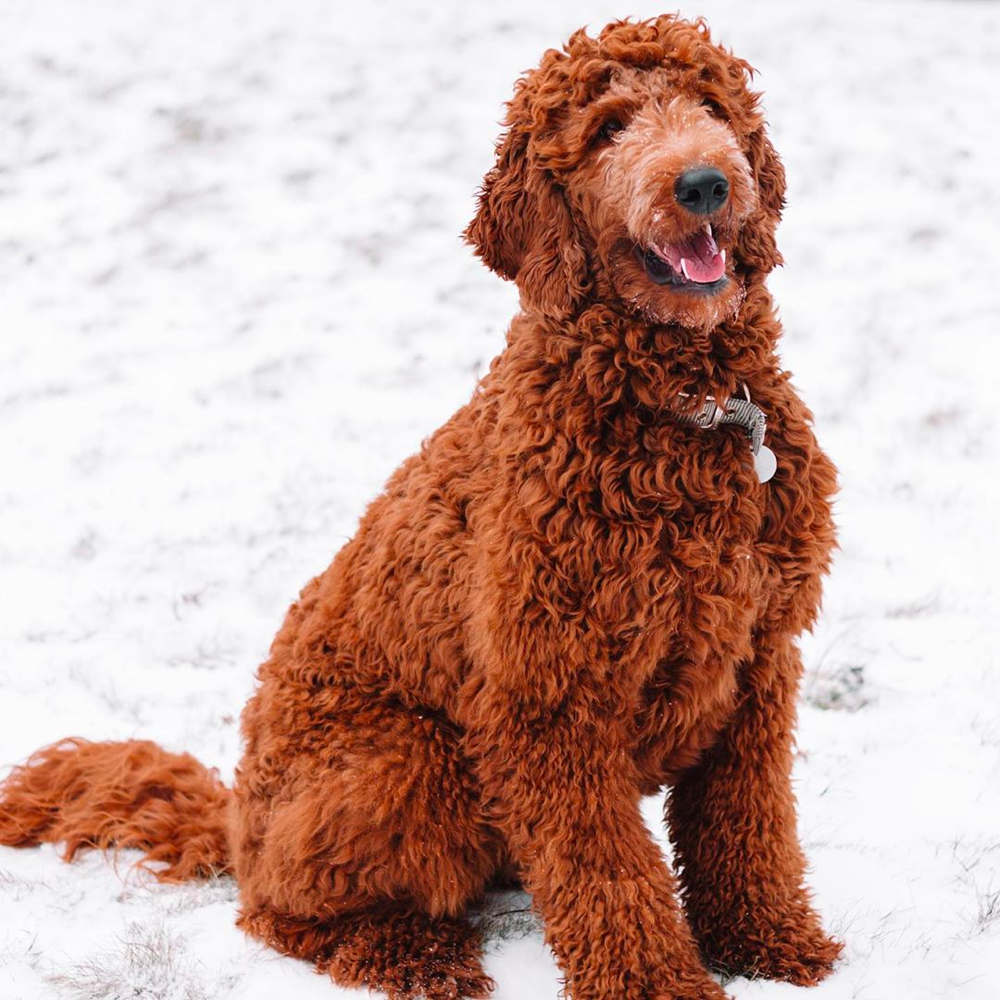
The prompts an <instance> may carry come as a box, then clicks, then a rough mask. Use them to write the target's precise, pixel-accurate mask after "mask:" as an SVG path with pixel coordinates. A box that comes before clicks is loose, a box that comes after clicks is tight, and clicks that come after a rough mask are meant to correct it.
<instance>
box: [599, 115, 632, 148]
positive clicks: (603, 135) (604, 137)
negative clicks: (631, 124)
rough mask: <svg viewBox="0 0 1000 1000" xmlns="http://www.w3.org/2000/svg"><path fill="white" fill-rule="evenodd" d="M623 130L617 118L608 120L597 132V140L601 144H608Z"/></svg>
mask: <svg viewBox="0 0 1000 1000" xmlns="http://www.w3.org/2000/svg"><path fill="white" fill-rule="evenodd" d="M623 128H625V126H624V125H623V124H622V123H621V122H620V121H619V120H618V119H617V118H609V119H608V120H607V121H606V122H604V123H603V124H602V125H601V127H600V128H599V129H598V130H597V138H598V139H599V140H600V141H601V142H610V141H611V140H612V139H613V138H614V137H615V135H616V134H617V133H619V132H621V130H622V129H623Z"/></svg>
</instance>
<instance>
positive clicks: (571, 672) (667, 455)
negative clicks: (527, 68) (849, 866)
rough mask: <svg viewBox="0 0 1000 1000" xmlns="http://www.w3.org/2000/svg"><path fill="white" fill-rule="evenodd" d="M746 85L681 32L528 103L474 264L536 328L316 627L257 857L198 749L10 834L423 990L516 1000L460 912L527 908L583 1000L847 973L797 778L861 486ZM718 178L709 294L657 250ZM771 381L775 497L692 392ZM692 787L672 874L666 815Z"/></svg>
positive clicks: (576, 66) (130, 764)
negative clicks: (516, 883) (823, 404)
mask: <svg viewBox="0 0 1000 1000" xmlns="http://www.w3.org/2000/svg"><path fill="white" fill-rule="evenodd" d="M749 74H750V68H749V67H748V65H747V64H746V63H744V62H742V61H741V60H739V59H737V58H735V57H733V56H732V55H730V54H729V53H727V52H726V51H724V50H723V49H721V48H719V47H718V46H716V45H714V44H713V43H712V42H711V40H710V38H709V34H708V30H707V28H706V27H705V25H704V24H703V23H701V22H697V23H694V24H691V23H688V22H685V21H683V20H680V19H679V18H675V17H661V18H658V19H656V20H653V21H647V22H641V23H633V22H616V23H614V24H611V25H609V26H608V27H607V28H605V29H604V30H603V31H602V32H601V33H600V35H598V36H597V37H596V38H592V37H590V36H588V35H587V34H585V33H584V32H582V31H581V32H577V33H576V34H575V35H573V37H572V38H571V39H570V40H569V42H568V44H567V45H566V46H565V48H564V49H563V50H558V51H557V50H550V51H549V52H547V53H546V54H545V55H544V57H543V58H542V61H541V65H540V66H539V67H538V68H537V69H536V70H533V71H531V72H529V73H528V74H526V75H525V76H524V77H523V78H522V79H521V80H519V81H518V83H517V85H516V88H515V93H514V97H513V100H512V101H511V102H510V104H509V110H508V115H507V121H506V132H505V134H504V136H503V137H502V139H501V141H500V143H499V145H498V147H497V159H496V165H495V166H494V167H493V169H492V170H491V171H490V172H489V174H488V175H487V177H486V179H485V182H484V185H483V188H482V191H481V195H480V200H479V208H478V212H477V215H476V217H475V219H474V220H473V221H472V223H471V224H470V226H469V228H468V230H467V233H466V237H467V239H468V240H469V242H470V243H471V244H472V245H473V247H474V248H475V251H476V253H477V254H478V255H479V256H480V257H481V258H482V260H483V261H484V262H485V263H486V264H487V265H488V266H489V267H490V268H492V269H493V270H494V271H496V272H497V273H499V274H500V275H502V276H503V277H505V278H508V279H511V280H513V281H515V282H516V283H517V285H518V287H519V289H520V293H521V302H522V311H521V312H520V313H519V314H518V315H517V316H516V317H515V319H514V320H513V323H512V325H511V327H510V331H509V334H508V341H507V347H506V349H505V350H504V352H503V353H502V354H501V355H500V356H499V357H498V358H497V359H496V360H495V361H494V362H493V364H492V366H491V368H490V371H489V373H488V374H487V375H486V376H485V377H484V378H483V379H482V381H481V383H480V385H479V388H478V390H477V392H476V393H475V395H474V397H473V399H472V400H471V402H469V403H468V404H467V405H466V406H464V407H463V408H462V409H461V410H459V411H458V412H457V413H456V414H455V415H454V417H452V419H451V420H449V421H448V422H447V423H446V424H445V425H444V426H443V427H442V428H441V429H440V430H438V431H437V432H436V433H435V434H434V435H433V436H432V437H431V438H430V439H429V440H428V441H426V442H425V443H424V445H423V447H422V449H421V450H420V452H419V453H418V454H416V455H414V456H413V457H411V458H410V459H409V460H407V461H406V462H404V463H403V465H402V466H401V467H400V468H399V469H398V470H397V472H396V473H395V474H394V475H393V476H392V478H391V479H390V481H389V483H388V485H387V487H386V489H385V491H384V493H382V495H381V496H379V497H378V498H377V499H376V500H375V501H374V502H373V503H372V504H371V506H370V507H369V508H368V510H367V512H366V513H365V515H364V517H363V519H362V521H361V524H360V527H359V528H358V531H357V534H356V535H355V536H354V538H353V539H352V540H351V541H350V542H348V543H347V545H345V546H344V548H343V549H342V550H341V551H340V552H339V553H338V555H337V556H336V558H335V559H334V561H333V563H332V565H331V566H330V567H329V569H327V570H326V571H325V572H324V573H323V574H322V575H321V576H319V577H317V578H316V579H315V580H313V581H312V582H311V583H310V584H309V585H308V586H307V587H306V588H305V590H304V591H303V592H302V594H301V596H300V598H299V600H298V601H297V602H296V603H295V604H294V605H293V606H292V608H291V609H290V611H289V613H288V616H287V619H286V621H285V623H284V626H283V627H282V629H281V631H280V632H279V633H278V636H277V638H276V639H275V641H274V644H273V646H272V649H271V653H270V656H269V658H268V660H267V661H266V662H265V663H264V664H263V666H262V667H261V668H260V671H259V685H258V688H257V691H256V693H255V694H254V696H253V697H252V698H251V700H250V702H249V703H248V705H247V706H246V708H245V710H244V712H243V717H242V726H243V736H244V740H245V752H244V756H243V759H242V762H241V764H240V766H239V769H238V772H237V775H236V783H235V788H234V791H233V793H232V794H231V801H230V802H229V806H230V815H229V820H228V842H227V840H226V836H225V829H224V822H223V819H222V812H223V810H224V808H225V804H226V799H227V798H228V797H229V796H228V793H225V792H224V791H223V790H222V789H221V786H220V785H219V784H218V782H217V780H216V779H215V778H214V777H213V776H212V775H211V774H210V773H208V772H207V771H205V770H204V769H202V768H200V767H199V766H198V765H197V764H196V763H195V762H193V761H192V760H191V759H190V758H188V757H177V756H174V755H169V754H166V753H165V752H163V751H160V750H158V749H157V748H155V747H153V746H152V745H150V744H144V743H127V744H96V745H95V744H86V743H83V742H79V741H78V742H75V743H69V744H61V745H59V746H57V747H54V748H50V749H48V750H45V751H42V752H41V754H40V755H38V756H36V757H35V758H32V760H30V761H29V762H28V763H27V765H25V766H24V767H22V768H18V769H16V770H15V771H14V772H13V774H12V775H11V776H10V777H9V778H8V779H7V781H6V783H5V784H4V786H3V788H2V793H0V802H2V804H0V842H3V843H7V844H16V845H26V844H32V843H36V842H38V841H41V840H66V841H67V854H68V855H69V856H72V854H73V853H74V852H75V851H76V850H77V849H78V848H79V847H81V846H83V845H98V846H110V845H112V844H118V845H129V846H138V847H141V848H143V849H145V850H146V851H147V852H148V853H147V859H148V861H151V862H156V861H165V862H167V867H166V868H165V869H163V870H162V871H161V872H160V877H162V878H166V879H181V878H187V877H189V876H192V875H197V874H202V873H205V872H207V871H222V870H227V869H228V868H229V867H230V866H231V868H232V870H233V871H234V872H235V875H236V878H237V880H238V883H239V888H240V893H241V903H242V909H241V916H240V923H241V926H243V927H244V928H245V929H246V930H247V931H248V932H249V933H251V934H253V935H255V936H257V937H258V938H260V939H262V940H263V941H265V942H267V943H268V944H270V945H272V946H273V947H275V948H277V949H279V950H281V951H283V952H285V953H287V954H291V955H295V956H298V957H301V958H305V959H309V960H311V961H313V962H315V963H316V965H317V967H318V968H320V969H321V970H324V971H327V972H329V973H330V975H332V976H333V977H334V978H335V979H336V980H337V981H339V982H342V983H345V984H366V985H368V986H371V987H375V988H380V989H383V990H385V991H386V992H387V993H388V994H389V995H390V997H393V998H400V997H417V996H426V997H433V998H438V997H456V998H457V997H459V996H469V997H479V996H484V995H486V993H487V992H488V990H489V988H490V983H489V980H488V979H487V978H486V976H485V975H484V973H483V970H482V966H481V964H480V954H479V951H480V943H479V941H478V938H477V936H476V934H475V932H474V931H473V930H472V929H471V927H470V925H468V924H467V923H466V922H464V921H463V920H462V919H460V918H461V916H462V914H463V911H464V910H465V909H466V907H467V906H468V904H469V903H470V902H472V901H474V900H476V899H477V897H480V896H481V895H482V893H483V892H484V890H485V889H486V888H487V886H489V885H490V884H491V883H493V882H496V881H498V880H507V881H510V880H512V879H519V880H521V881H522V882H523V884H524V885H525V886H526V887H527V889H529V890H530V892H531V893H532V894H533V897H534V901H535V905H536V907H537V908H538V910H539V912H540V914H541V916H542V917H543V919H544V923H545V928H546V935H547V940H548V941H549V943H550V945H551V947H552V949H553V951H554V953H555V955H556V957H557V959H558V962H559V964H560V966H561V968H562V971H563V973H564V975H565V979H566V984H567V990H568V992H569V994H570V995H571V996H572V997H574V998H575V1000H597V998H601V1000H605V998H651V997H657V998H664V1000H665V998H673V1000H677V998H684V1000H695V998H697V1000H708V998H716V1000H717V998H721V997H723V996H724V994H723V992H722V990H721V988H720V987H719V986H718V985H717V983H716V982H715V980H714V979H713V978H712V977H711V976H710V975H709V972H708V971H707V967H710V968H715V969H721V970H725V971H726V972H729V973H740V972H742V973H746V974H750V975H756V976H767V977H772V978H777V979H784V980H788V981H791V982H794V983H800V984H811V983H815V982H817V981H818V980H819V979H821V978H822V977H823V976H824V975H826V973H827V972H828V971H829V970H830V968H831V966H832V963H833V962H834V960H835V958H836V956H837V954H838V951H839V945H838V944H836V943H835V942H833V941H831V940H830V939H829V938H828V937H827V936H826V935H825V934H824V933H823V931H822V929H821V926H820V922H819V919H818V918H817V916H816V914H815V912H814V911H813V909H812V908H811V906H810V903H809V899H808V894H807V892H806V889H805V888H804V886H803V872H804V866H805V862H804V858H803V855H802V852H801V850H800V847H799V844H798V840H797V835H796V817H795V803H794V798H793V794H792V790H791V785H790V772H791V765H792V738H793V728H794V723H795V700H796V690H797V683H798V678H799V674H800V672H801V665H800V661H799V656H798V653H797V650H796V645H795V640H796V636H797V635H798V634H799V633H800V632H801V631H802V630H803V629H805V628H808V627H809V626H810V625H811V623H812V621H813V619H814V616H815V614H816V610H817V606H818V602H819V598H820V579H821V576H822V575H823V573H824V572H825V571H826V569H827V567H828V561H829V555H830V552H831V549H832V547H833V545H834V534H833V528H832V525H831V517H830V497H831V495H832V494H833V492H834V490H835V473H834V469H833V467H832V466H831V464H830V462H829V461H828V460H827V459H826V457H825V456H824V455H823V453H822V452H821V451H820V450H819V448H818V446H817V444H816V441H815V439H814V437H813V434H812V431H811V429H810V419H811V418H810V414H809V412H808V410H807V409H806V408H805V406H804V405H803V403H802V402H801V400H800V399H799V397H798V396H797V395H796V393H795V392H794V390H793V389H792V387H791V385H790V383H789V380H788V377H787V375H786V374H785V373H783V372H782V371H781V369H780V367H779V363H778V359H777V356H776V342H777V340H778V336H779V333H780V328H779V324H778V321H777V319H776V317H775V312H774V307H773V305H772V301H771V298H770V295H769V294H768V291H767V289H766V287H765V284H764V282H765V278H766V276H767V274H768V272H769V271H770V270H771V269H772V268H773V267H774V266H775V265H776V264H778V263H780V257H779V254H778V251H777V248H776V246H775V227H776V226H777V223H778V221H779V218H780V214H781V209H782V204H783V197H784V175H783V171H782V168H781V164H780V162H779V160H778V158H777V156H776V155H775V153H774V150H773V148H772V147H771V144H770V142H769V140H768V138H767V136H766V134H765V128H764V122H763V118H762V115H761V112H760V109H759V107H758V96H757V95H756V94H754V93H752V92H751V91H750V90H749V89H748V81H749ZM612 118H614V119H615V120H616V123H617V124H618V125H620V126H622V127H621V128H618V129H617V130H611V129H609V127H607V125H606V123H607V122H608V121H609V120H610V119H612ZM602 126H603V127H602ZM612 132H613V134H612ZM692 165H712V166H718V167H719V168H720V169H723V170H724V171H725V172H726V174H727V176H728V177H729V180H730V185H731V197H730V198H729V201H728V203H727V204H726V206H725V208H724V209H723V210H721V211H720V212H719V213H718V215H717V216H716V217H715V218H714V219H713V224H714V226H715V231H716V233H717V235H718V238H719V242H720V245H722V246H724V247H725V248H726V249H727V250H728V253H729V257H728V261H729V263H728V279H729V280H728V282H727V283H726V285H725V288H723V289H721V290H720V291H719V292H718V293H717V294H714V295H707V294H704V293H703V292H700V290H692V289H690V288H687V289H685V288H675V287H663V286H660V285H656V284H653V283H652V282H650V281H649V280H648V278H647V276H646V275H645V273H644V272H643V269H642V266H641V264H640V262H639V259H638V258H637V257H636V254H635V248H636V246H643V245H646V244H648V243H650V242H657V241H659V242H663V241H671V240H678V239H682V238H683V237H684V236H685V235H686V234H687V233H690V232H691V231H692V221H691V219H689V218H688V217H687V216H686V215H685V214H684V211H683V210H682V209H681V208H680V207H679V206H678V205H677V204H676V202H675V200H674V198H673V183H674V180H675V178H676V175H677V173H678V171H680V170H682V169H685V168H687V167H690V166H692ZM698 224H699V225H700V223H698ZM741 384H745V385H746V386H748V387H749V390H750V392H751V394H752V396H753V398H754V400H755V401H756V402H757V403H758V404H759V405H760V406H761V407H762V408H763V409H764V410H765V412H766V413H767V416H768V420H769V444H770V446H771V448H772V449H773V450H774V451H775V453H776V455H777V459H778V472H777V474H776V476H775V478H774V479H773V480H772V481H771V482H770V483H768V484H766V485H761V484H760V483H759V482H758V481H757V479H756V477H755V475H754V472H753V467H752V462H751V456H750V454H749V450H748V448H747V444H746V440H745V438H744V437H743V435H742V432H741V431H740V430H739V429H738V428H732V427H722V428H719V429H717V430H715V431H706V430H700V429H697V428H693V427H690V426H686V425H684V424H682V423H680V422H678V421H677V420H676V410H677V400H678V398H679V394H680V393H682V392H685V393H689V394H692V395H693V397H694V401H695V402H697V400H699V399H701V400H703V399H704V398H705V397H706V396H707V395H708V394H710V393H711V394H713V395H715V396H716V398H720V399H724V398H726V397H728V396H730V395H731V394H732V393H733V392H734V391H735V390H736V389H737V387H738V386H740V385H741ZM663 786H668V787H669V794H668V796H667V814H666V817H665V822H666V824H667V827H668V829H669V832H670V836H671V838H672V841H673V844H674V846H675V850H676V868H677V871H676V874H675V873H673V872H672V871H671V870H670V869H669V868H668V866H667V865H666V864H665V862H664V859H663V858H662V856H661V854H660V851H659V849H658V848H657V846H656V844H655V842H654V840H653V839H652V838H651V836H650V834H649V832H648V831H647V829H646V828H645V826H644V824H643V821H642V818H641V815H640V809H639V801H640V796H641V795H643V794H644V793H649V792H652V791H654V790H656V789H658V788H661V787H663Z"/></svg>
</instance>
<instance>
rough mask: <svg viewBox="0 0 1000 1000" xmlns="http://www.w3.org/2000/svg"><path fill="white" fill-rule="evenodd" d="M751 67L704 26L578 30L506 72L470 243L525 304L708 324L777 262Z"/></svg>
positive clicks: (772, 165) (665, 23) (768, 160)
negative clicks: (498, 132)
mask: <svg viewBox="0 0 1000 1000" xmlns="http://www.w3.org/2000/svg"><path fill="white" fill-rule="evenodd" d="M748 75H749V67H748V66H747V64H746V63H744V62H742V61H741V60H738V59H736V58H734V57H733V56H731V55H729V54H728V53H727V52H725V51H724V50H723V49H721V48H719V47H718V46H715V45H713V44H712V43H711V41H710V40H709V37H708V32H707V29H706V28H705V27H704V25H703V24H701V23H697V24H690V23H688V22H686V21H682V20H680V19H678V18H674V17H669V16H668V17H661V18H659V19H657V20H656V21H649V22H642V23H639V24H635V23H629V22H617V23H615V24H612V25H609V26H608V27H607V28H605V29H604V31H603V32H601V34H600V35H599V36H598V38H596V39H592V38H590V37H588V36H587V35H586V34H584V33H583V32H578V33H577V34H575V35H574V36H573V37H572V38H571V39H570V42H569V43H568V44H567V46H566V49H565V51H564V52H557V51H555V50H550V51H549V52H547V53H546V55H545V57H544V58H543V60H542V64H541V66H540V67H539V68H538V69H537V70H533V71H532V72H530V73H529V74H527V75H526V76H525V77H523V78H522V79H521V80H519V81H518V84H517V86H516V89H515V94H514V98H513V100H512V101H511V102H510V105H509V110H508V115H507V122H506V124H507V132H506V134H505V135H504V136H503V138H502V139H501V141H500V143H499V145H498V147H497V162H496V165H495V166H494V168H493V169H492V170H491V171H490V173H489V174H488V175H487V177H486V180H485V182H484V184H483V190H482V193H481V196H480V202H479V212H478V214H477V215H476V218H475V219H474V220H473V221H472V223H471V224H470V226H469V228H468V230H467V231H466V237H467V239H468V240H469V241H470V242H471V243H472V244H473V245H474V246H475V248H476V250H477V253H479V255H480V256H481V257H482V259H483V260H484V261H485V262H486V263H487V264H488V265H489V266H490V267H491V268H493V270H495V271H497V272H498V273H499V274H501V275H503V276H504V277H506V278H511V279H514V280H515V281H516V282H517V283H518V285H519V287H520V290H521V294H522V299H523V301H524V305H525V307H526V308H529V309H533V310H537V311H539V312H542V313H544V314H547V315H551V316H564V315H567V314H569V313H571V312H572V311H573V310H574V309H575V308H577V307H579V305H581V304H582V303H585V302H588V301H595V300H607V299H609V298H613V299H615V300H616V301H617V302H618V303H620V304H622V305H624V306H625V307H626V308H627V309H630V310H633V311H635V312H637V313H639V314H641V315H643V316H644V317H646V318H647V319H649V320H651V321H653V322H657V323H675V324H678V325H680V326H684V327H689V328H698V329H711V328H713V327H715V326H717V325H718V324H719V323H720V322H722V321H723V320H725V319H726V318H727V317H729V316H731V315H732V314H733V313H734V312H735V311H736V310H737V309H738V308H739V305H740V303H741V301H742V300H743V296H744V294H745V290H746V287H747V285H748V283H749V282H752V281H755V280H762V279H763V277H764V275H766V273H767V272H768V271H770V270H771V268H773V267H774V266H775V265H776V264H777V263H780V256H779V254H778V252H777V249H776V247H775V244H774V230H775V227H776V226H777V223H778V220H779V218H780V213H781V208H782V205H783V199H784V173H783V171H782V168H781V164H780V162H779V161H778V159H777V156H776V155H775V153H774V150H773V148H772V147H771V144H770V142H769V141H768V139H767V138H766V136H765V134H764V122H763V118H762V116H761V114H760V112H759V110H758V108H757V100H758V98H757V95H756V94H754V93H752V92H751V91H749V89H748V87H747V82H748Z"/></svg>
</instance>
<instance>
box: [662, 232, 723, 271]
mask: <svg viewBox="0 0 1000 1000" xmlns="http://www.w3.org/2000/svg"><path fill="white" fill-rule="evenodd" d="M657 253H658V254H659V256H660V257H662V258H663V259H664V260H665V261H666V262H667V263H668V264H669V265H670V266H671V267H672V268H673V269H674V270H675V271H679V272H680V273H681V274H684V275H686V276H687V279H688V281H695V282H697V283H698V284H699V285H710V284H711V283H712V282H713V281H718V280H719V278H721V277H722V276H723V275H724V274H725V273H726V261H725V259H724V258H723V256H722V254H721V253H719V247H718V244H717V243H716V242H715V240H714V239H713V238H712V237H711V236H709V235H708V233H706V232H705V231H704V230H702V231H701V232H700V233H695V235H694V236H691V237H689V238H688V239H686V240H685V241H684V242H683V243H679V244H677V245H676V246H670V245H668V246H665V247H662V248H659V249H657Z"/></svg>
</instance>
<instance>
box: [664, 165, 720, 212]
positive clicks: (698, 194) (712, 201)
mask: <svg viewBox="0 0 1000 1000" xmlns="http://www.w3.org/2000/svg"><path fill="white" fill-rule="evenodd" d="M674 197H675V198H676V199H677V201H678V203H679V204H680V205H682V206H683V207H684V208H686V209H687V210H688V211H689V212H694V214H695V215H711V214H712V213H713V212H716V211H718V210H719V209H720V208H722V206H723V205H725V203H726V200H727V199H728V198H729V181H728V180H726V175H725V174H724V173H723V172H722V171H721V170H719V169H717V168H716V167H697V168H696V169H694V170H685V171H684V173H682V174H681V175H680V177H678V178H677V183H676V184H675V185H674Z"/></svg>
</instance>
